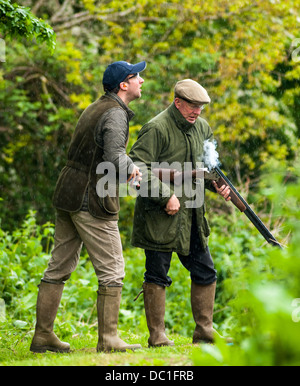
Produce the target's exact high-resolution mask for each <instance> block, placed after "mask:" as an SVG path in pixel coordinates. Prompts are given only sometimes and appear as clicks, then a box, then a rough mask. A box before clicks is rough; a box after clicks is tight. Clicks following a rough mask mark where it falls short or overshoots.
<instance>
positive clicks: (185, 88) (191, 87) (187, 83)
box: [174, 79, 211, 104]
mask: <svg viewBox="0 0 300 386" xmlns="http://www.w3.org/2000/svg"><path fill="white" fill-rule="evenodd" d="M174 92H175V98H181V99H184V100H186V101H188V102H191V103H199V104H203V103H210V102H211V99H210V97H209V95H208V93H207V91H206V90H205V88H204V87H202V86H201V85H200V84H199V83H197V82H195V81H194V80H192V79H184V80H180V81H179V82H177V83H176V85H175V89H174Z"/></svg>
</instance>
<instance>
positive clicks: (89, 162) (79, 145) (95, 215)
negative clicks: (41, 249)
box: [30, 61, 146, 353]
mask: <svg viewBox="0 0 300 386" xmlns="http://www.w3.org/2000/svg"><path fill="white" fill-rule="evenodd" d="M145 67H146V63H145V62H141V63H138V64H134V65H133V64H130V63H127V62H124V61H120V62H115V63H112V64H111V65H109V66H108V67H107V69H106V71H105V72H104V76H103V87H104V91H105V92H106V93H105V95H103V96H102V97H101V98H99V99H98V100H97V101H95V102H94V103H92V104H91V105H90V106H88V107H87V108H86V110H85V111H84V112H83V113H82V115H81V116H80V118H79V121H78V123H77V126H76V128H75V132H74V134H73V137H72V139H71V144H70V147H69V151H68V159H67V163H66V166H65V167H64V168H63V169H62V171H61V173H60V175H59V178H58V181H57V184H56V188H55V192H54V197H53V204H54V207H55V208H56V214H57V216H56V227H55V246H54V249H53V251H52V257H51V259H50V261H49V264H48V268H47V269H46V271H45V272H44V276H43V278H42V280H41V283H40V285H39V293H38V298H37V308H36V310H37V315H36V317H37V322H36V328H35V334H34V337H33V340H32V343H31V347H30V350H31V351H33V352H39V353H43V352H45V351H47V350H49V351H56V352H68V351H69V350H70V345H69V344H68V343H64V342H61V341H60V340H59V339H58V337H57V336H56V335H55V333H54V332H53V324H54V320H55V317H56V314H57V310H58V307H59V303H60V300H61V296H62V292H63V288H64V283H65V281H66V280H68V279H69V278H70V276H71V273H72V272H73V271H74V270H75V268H76V266H77V263H78V260H79V256H80V251H81V248H82V245H83V244H84V245H85V247H86V249H87V252H88V254H89V257H90V259H91V261H92V264H93V266H94V269H95V272H96V275H97V278H98V284H99V288H98V296H97V312H98V332H99V334H98V335H99V339H98V345H97V351H104V352H108V351H126V350H127V349H132V350H133V349H136V348H140V347H141V346H140V345H129V344H126V343H125V342H124V341H123V340H121V339H120V338H119V337H118V335H117V323H118V315H119V308H120V301H121V292H122V286H123V279H124V275H125V273H124V259H123V253H122V245H121V239H120V234H119V228H118V212H119V209H120V206H119V195H118V192H119V191H118V183H115V186H114V192H113V194H111V195H107V194H101V191H99V189H98V186H99V184H98V182H99V181H100V179H101V178H102V177H103V175H101V174H100V172H99V171H98V170H99V169H100V170H101V169H103V168H102V167H101V165H104V164H105V165H111V166H112V168H113V169H114V171H115V173H116V174H117V175H120V174H122V175H123V176H124V175H125V181H124V182H126V179H127V178H128V180H130V179H133V178H134V179H137V180H139V179H140V178H141V177H140V172H139V168H138V167H137V166H136V165H135V164H134V163H133V161H132V160H131V159H130V158H129V157H128V156H127V155H126V146H127V142H128V137H129V121H130V119H131V118H132V117H133V115H134V113H133V112H132V111H131V110H130V109H129V107H128V105H129V103H130V102H131V101H133V100H135V99H137V98H140V97H141V87H142V84H143V82H144V80H143V78H141V77H140V76H139V73H140V72H141V71H143V70H144V69H145ZM126 176H127V177H126ZM115 181H116V180H115Z"/></svg>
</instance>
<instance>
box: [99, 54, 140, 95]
mask: <svg viewBox="0 0 300 386" xmlns="http://www.w3.org/2000/svg"><path fill="white" fill-rule="evenodd" d="M146 66H147V64H146V62H140V63H137V64H130V63H128V62H124V61H120V62H114V63H112V64H110V65H109V66H108V67H107V69H106V70H105V72H104V74H103V80H102V83H103V86H104V87H105V88H106V89H108V90H113V89H114V88H115V87H118V86H119V84H120V83H121V82H124V80H125V79H126V78H127V76H128V75H130V74H137V73H138V72H142V71H144V70H145V68H146Z"/></svg>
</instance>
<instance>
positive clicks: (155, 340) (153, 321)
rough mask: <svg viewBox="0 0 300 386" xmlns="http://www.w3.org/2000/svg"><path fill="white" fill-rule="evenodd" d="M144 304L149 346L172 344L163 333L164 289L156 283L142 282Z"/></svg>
mask: <svg viewBox="0 0 300 386" xmlns="http://www.w3.org/2000/svg"><path fill="white" fill-rule="evenodd" d="M143 290H144V291H143V292H144V304H145V313H146V319H147V326H148V329H149V332H150V337H149V339H148V343H149V347H160V346H174V342H173V341H171V340H169V339H168V338H167V336H166V333H165V321H164V319H165V303H166V289H165V287H162V286H160V285H157V284H153V283H144V284H143Z"/></svg>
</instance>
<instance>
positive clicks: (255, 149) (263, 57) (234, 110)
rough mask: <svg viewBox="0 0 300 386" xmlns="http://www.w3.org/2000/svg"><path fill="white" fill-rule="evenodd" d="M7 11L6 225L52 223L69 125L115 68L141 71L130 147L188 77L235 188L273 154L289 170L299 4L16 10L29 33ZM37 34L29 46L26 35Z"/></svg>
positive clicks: (2, 79) (78, 1)
mask: <svg viewBox="0 0 300 386" xmlns="http://www.w3.org/2000/svg"><path fill="white" fill-rule="evenodd" d="M11 4H12V2H11V1H8V0H0V10H1V17H0V33H1V37H2V39H5V42H6V62H5V63H1V69H0V100H1V104H0V116H1V122H0V138H1V141H0V146H1V156H0V162H1V163H0V175H1V177H0V186H1V197H2V198H3V200H4V201H3V202H2V207H1V212H2V214H1V217H2V222H3V224H2V226H3V227H4V228H7V229H9V228H13V227H14V225H15V224H16V223H20V220H21V219H22V218H23V217H24V216H25V214H26V213H27V212H28V210H29V209H35V210H37V213H38V220H39V221H40V222H45V221H47V220H51V219H53V218H54V211H53V208H52V205H51V197H52V193H53V190H54V186H55V182H56V179H57V177H58V174H59V171H60V169H61V168H62V167H63V166H64V162H65V158H66V151H67V148H68V145H69V142H70V138H71V135H72V133H73V131H74V128H75V125H76V122H77V120H78V118H79V116H80V114H81V112H82V111H83V109H84V108H85V107H87V106H88V105H89V104H90V103H91V102H93V101H94V100H95V99H97V98H98V97H99V96H100V95H101V94H102V92H103V89H102V85H101V81H102V74H103V71H104V70H105V68H106V66H107V65H108V64H109V63H111V62H113V61H116V60H127V61H130V62H137V61H141V60H146V61H147V63H148V67H147V69H146V71H145V72H144V73H143V76H144V78H145V83H144V86H143V96H142V99H141V100H138V101H136V102H133V103H132V105H131V107H132V109H133V110H134V111H135V113H136V115H135V117H134V119H133V120H132V122H131V140H130V143H129V147H128V150H129V149H130V146H131V145H132V143H133V142H134V141H135V139H136V136H137V133H138V130H139V129H140V128H141V126H142V125H143V124H144V123H145V122H147V121H148V120H149V119H150V118H152V117H153V116H154V115H156V114H157V113H159V112H160V111H162V110H163V109H165V108H166V107H167V106H168V105H169V104H170V103H171V102H172V99H173V96H174V95H173V89H174V85H175V83H176V82H177V81H178V80H180V79H184V78H192V79H194V80H196V81H198V82H199V83H201V84H202V85H203V86H204V87H205V88H206V89H207V90H208V92H209V94H210V96H211V98H212V103H211V105H210V106H209V107H208V108H207V109H205V110H204V112H203V117H204V118H205V119H207V120H208V122H209V124H210V125H211V127H212V129H213V131H214V134H215V137H216V139H217V141H218V143H219V147H218V150H219V153H220V156H221V161H222V168H223V169H224V170H225V171H226V172H227V173H228V174H229V177H230V178H231V179H232V180H233V182H234V183H236V184H238V185H243V186H245V187H249V185H250V187H251V190H253V188H254V186H255V185H256V184H257V182H258V179H259V176H260V171H261V167H262V165H263V164H264V163H265V162H266V161H267V160H269V159H270V158H274V159H276V160H279V161H287V165H288V166H292V164H293V162H294V160H295V158H296V157H297V148H298V145H299V140H298V137H299V132H300V117H299V114H300V112H299V111H300V110H299V94H300V88H299V74H300V67H299V63H298V61H296V60H295V58H294V56H293V52H294V51H295V49H296V48H295V45H294V43H295V39H296V38H297V37H298V33H299V32H298V31H299V16H298V15H299V11H300V1H299V0H289V1H275V0H274V1H271V0H270V1H264V0H257V1H254V2H249V1H246V0H233V1H232V0H231V1H229V0H222V1H216V0H212V1H210V2H205V1H197V2H196V1H191V0H187V1H185V2H180V1H178V0H170V1H168V2H167V1H163V0H155V1H154V0H141V1H136V0H128V1H118V0H114V1H104V0H101V1H98V0H55V1H52V2H49V1H46V0H24V1H19V2H18V5H19V8H16V9H19V11H18V13H19V14H29V13H30V14H31V15H32V17H34V16H35V17H36V20H39V23H40V24H41V25H40V26H37V25H36V24H35V23H34V22H32V26H31V27H30V25H29V24H30V23H29V24H28V25H29V27H27V29H28V28H29V29H30V28H31V29H32V33H31V34H30V32H28V35H27V34H26V33H23V32H22V29H21V27H20V28H19V27H18V28H17V30H15V29H13V24H11V25H8V24H7V17H8V12H9V10H8V8H9V7H12V5H11ZM21 6H23V7H21ZM24 7H29V8H24ZM39 18H41V19H42V20H45V21H46V22H47V23H48V24H49V25H50V26H51V27H52V28H53V30H54V31H55V34H56V48H55V50H54V45H53V41H52V43H51V39H50V43H49V42H48V45H46V44H42V43H41V38H40V37H39V35H37V34H38V33H39V31H42V21H41V19H39ZM46 22H45V25H46ZM43 23H44V22H43ZM14 28H15V27H14ZM45 28H46V31H48V32H47V33H48V34H49V37H50V38H51V37H53V36H52V33H51V32H50V29H49V28H48V27H45ZM9 31H11V32H9ZM34 35H35V36H36V40H37V41H36V42H34V41H33V42H32V40H30V39H28V38H27V37H28V36H29V37H30V38H32V37H33V36H34ZM9 36H12V38H9ZM14 36H18V37H19V38H18V39H15V38H14ZM42 36H44V35H42ZM20 37H21V38H20ZM49 44H50V46H51V47H52V50H50V51H49ZM51 44H52V45H51ZM133 205H134V199H130V198H129V199H128V198H127V199H126V205H125V206H124V205H123V207H124V209H122V212H121V221H120V226H121V231H122V235H123V241H124V242H128V240H129V233H130V228H131V224H130V221H129V220H130V216H131V215H132V210H133Z"/></svg>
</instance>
